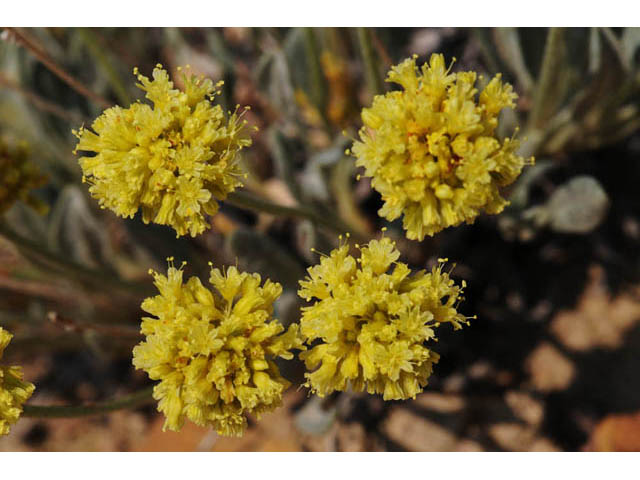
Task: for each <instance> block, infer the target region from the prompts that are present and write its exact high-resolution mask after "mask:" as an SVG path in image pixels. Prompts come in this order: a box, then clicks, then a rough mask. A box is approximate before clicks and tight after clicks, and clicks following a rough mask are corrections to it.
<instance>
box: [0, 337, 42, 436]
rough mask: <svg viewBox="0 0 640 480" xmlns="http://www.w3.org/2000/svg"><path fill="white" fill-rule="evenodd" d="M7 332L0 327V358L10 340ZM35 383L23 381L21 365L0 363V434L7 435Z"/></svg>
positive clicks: (31, 392)
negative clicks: (6, 365)
mask: <svg viewBox="0 0 640 480" xmlns="http://www.w3.org/2000/svg"><path fill="white" fill-rule="evenodd" d="M12 337H13V335H11V334H10V333H9V332H7V331H6V330H4V329H3V328H2V327H0V360H1V359H2V354H3V353H4V349H5V348H7V345H9V342H10V341H11V338H12ZM35 389H36V387H35V385H33V384H32V383H29V382H25V381H24V376H23V374H22V367H5V366H3V365H0V435H8V434H9V430H10V427H11V425H13V424H14V423H16V422H17V421H18V418H20V415H21V414H22V405H23V404H24V402H26V401H27V400H28V399H29V397H31V395H32V394H33V391H34V390H35Z"/></svg>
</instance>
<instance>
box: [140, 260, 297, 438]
mask: <svg viewBox="0 0 640 480" xmlns="http://www.w3.org/2000/svg"><path fill="white" fill-rule="evenodd" d="M170 260H171V259H170ZM182 273H183V272H182V269H181V268H180V269H177V268H175V267H173V266H172V265H171V266H170V268H169V271H168V274H167V276H164V275H161V274H159V273H157V272H153V275H154V278H155V285H156V287H157V288H158V290H159V291H160V295H157V296H155V297H153V298H147V299H146V300H145V301H144V302H143V303H142V309H143V310H144V311H146V312H148V313H150V314H151V315H153V316H154V317H155V318H154V317H147V318H144V319H143V321H142V329H141V330H142V333H143V334H144V335H145V336H146V340H145V341H143V342H142V343H140V344H139V345H138V346H136V347H135V348H134V350H133V363H134V365H135V366H136V368H138V369H143V370H145V371H146V372H147V373H148V374H149V377H150V378H151V379H153V380H160V383H159V384H158V385H156V387H155V388H154V393H153V396H154V398H155V399H156V400H158V401H159V404H158V410H160V411H162V412H163V413H164V414H165V416H166V421H165V424H164V428H165V429H167V428H168V429H170V430H176V431H177V430H179V429H180V428H181V427H182V425H183V424H184V421H185V418H188V419H189V420H191V421H192V422H194V423H196V424H198V425H200V426H211V427H213V428H215V429H216V430H217V431H218V433H220V434H222V435H241V434H242V433H243V432H244V430H245V428H246V427H247V419H246V414H248V413H249V414H254V415H256V416H258V417H259V416H260V414H262V413H265V412H269V411H272V410H273V409H275V408H276V407H278V406H279V405H280V404H281V399H282V393H283V391H284V390H285V389H286V388H287V387H288V386H289V382H288V381H287V380H285V379H284V378H283V377H282V376H281V375H280V372H279V369H278V367H277V365H276V364H275V363H274V359H275V358H276V357H282V358H285V359H291V358H293V354H292V353H291V351H290V350H291V349H294V348H302V340H301V338H300V337H299V332H298V326H297V325H292V326H291V327H290V328H289V329H288V330H287V331H286V332H284V327H283V326H282V325H281V324H280V323H279V322H278V321H277V320H274V319H273V318H272V313H273V302H274V301H275V300H276V299H277V298H278V297H279V296H280V294H281V292H282V287H281V286H280V284H278V283H274V282H271V281H270V280H267V281H266V282H265V283H264V285H262V286H260V284H261V279H260V275H258V274H248V273H240V272H238V270H237V269H236V268H235V267H231V268H229V269H228V270H227V271H226V273H225V272H221V271H220V270H218V269H214V268H212V269H211V276H210V279H209V282H210V283H211V284H212V285H213V287H214V290H213V291H212V290H209V289H208V288H205V287H204V286H203V285H202V283H201V282H200V280H199V279H198V278H197V277H192V278H190V279H189V280H188V281H187V282H186V283H183V280H182ZM283 332H284V333H283Z"/></svg>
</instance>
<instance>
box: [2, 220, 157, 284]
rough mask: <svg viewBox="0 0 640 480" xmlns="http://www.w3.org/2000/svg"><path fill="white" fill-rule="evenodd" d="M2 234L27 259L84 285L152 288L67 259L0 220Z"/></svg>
mask: <svg viewBox="0 0 640 480" xmlns="http://www.w3.org/2000/svg"><path fill="white" fill-rule="evenodd" d="M0 235H2V236H3V237H5V238H7V239H8V240H9V241H11V243H13V244H14V245H15V247H16V248H17V249H18V251H19V252H20V253H21V254H22V255H24V256H25V257H26V258H27V259H29V260H31V261H34V262H35V263H37V264H38V265H41V266H44V267H47V268H49V269H53V270H56V271H59V272H62V273H64V274H65V275H66V276H67V277H68V278H69V279H71V280H77V281H79V282H80V283H82V284H83V285H86V284H87V283H89V284H91V285H96V284H98V285H101V286H102V287H104V286H105V285H108V286H111V287H114V288H117V289H118V290H120V291H123V292H126V293H129V294H133V295H137V294H148V293H149V291H150V290H151V286H150V285H145V284H142V283H133V282H128V281H126V280H122V279H121V278H119V277H117V276H116V275H114V274H112V273H111V272H104V271H97V270H93V269H91V268H87V267H85V266H83V265H80V264H77V263H75V262H72V261H69V260H66V259H63V258H61V257H60V256H58V255H56V254H55V253H54V252H51V251H49V250H48V249H47V248H46V247H44V246H43V245H40V244H38V243H36V242H33V241H32V240H29V239H28V238H24V237H23V236H22V235H20V234H18V233H17V232H15V231H13V230H12V229H11V228H10V227H9V226H8V225H7V224H6V223H4V222H1V221H0Z"/></svg>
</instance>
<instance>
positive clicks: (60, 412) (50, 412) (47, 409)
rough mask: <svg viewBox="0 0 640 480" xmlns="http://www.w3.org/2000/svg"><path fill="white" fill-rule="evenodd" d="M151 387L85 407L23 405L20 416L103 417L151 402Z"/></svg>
mask: <svg viewBox="0 0 640 480" xmlns="http://www.w3.org/2000/svg"><path fill="white" fill-rule="evenodd" d="M152 393H153V387H149V388H145V389H144V390H139V391H137V392H133V393H132V394H130V395H126V396H124V397H121V398H116V399H113V400H110V401H107V402H104V403H97V404H87V405H28V404H27V405H25V406H24V407H23V412H22V415H23V416H24V417H32V418H74V417H89V416H92V415H103V414H105V413H109V412H114V411H116V410H122V409H125V408H136V407H140V406H142V405H147V404H149V403H152V402H153V397H152Z"/></svg>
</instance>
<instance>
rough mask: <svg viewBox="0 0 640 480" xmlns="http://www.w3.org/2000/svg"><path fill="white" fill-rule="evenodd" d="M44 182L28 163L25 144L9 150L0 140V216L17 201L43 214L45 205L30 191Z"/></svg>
mask: <svg viewBox="0 0 640 480" xmlns="http://www.w3.org/2000/svg"><path fill="white" fill-rule="evenodd" d="M46 181H47V179H46V177H45V176H44V175H43V174H41V173H40V172H39V171H38V168H37V167H36V166H35V165H34V164H33V163H32V162H30V161H29V148H28V147H27V145H26V144H25V143H21V144H19V145H18V146H17V147H16V148H10V147H9V145H7V144H6V143H5V142H4V141H3V140H1V139H0V215H2V214H4V213H5V212H6V211H7V210H9V208H11V206H12V205H13V204H14V202H16V201H18V200H21V201H23V202H24V203H26V204H27V205H29V206H31V207H33V208H34V209H35V210H37V211H38V212H40V213H45V212H46V211H47V207H46V205H45V204H44V203H42V202H41V201H40V200H39V199H37V198H36V197H34V196H33V195H32V193H31V190H33V189H34V188H39V187H41V186H43V185H44V184H45V183H46Z"/></svg>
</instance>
